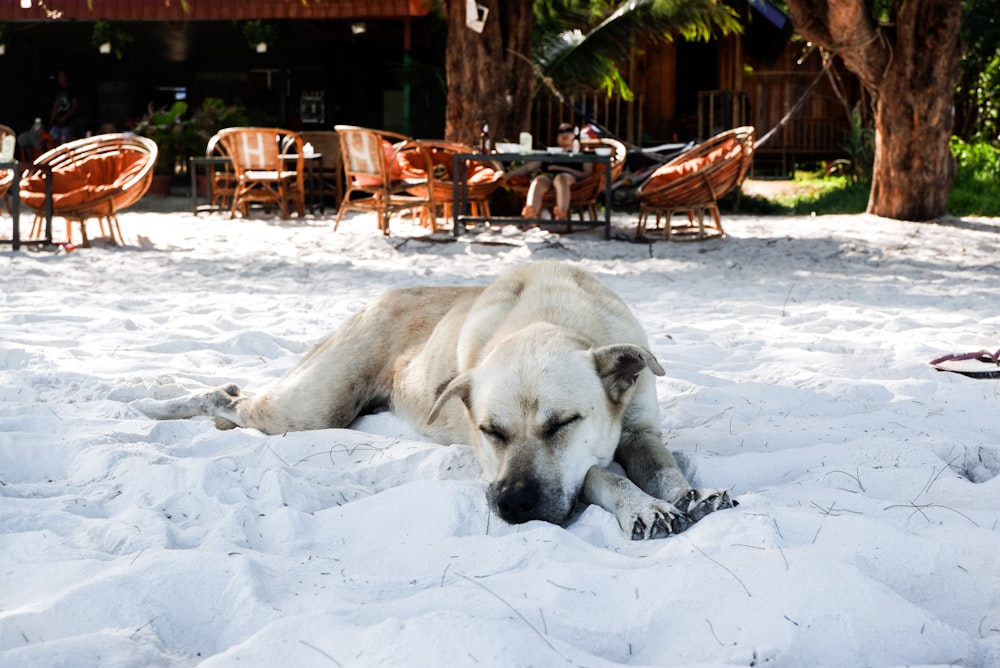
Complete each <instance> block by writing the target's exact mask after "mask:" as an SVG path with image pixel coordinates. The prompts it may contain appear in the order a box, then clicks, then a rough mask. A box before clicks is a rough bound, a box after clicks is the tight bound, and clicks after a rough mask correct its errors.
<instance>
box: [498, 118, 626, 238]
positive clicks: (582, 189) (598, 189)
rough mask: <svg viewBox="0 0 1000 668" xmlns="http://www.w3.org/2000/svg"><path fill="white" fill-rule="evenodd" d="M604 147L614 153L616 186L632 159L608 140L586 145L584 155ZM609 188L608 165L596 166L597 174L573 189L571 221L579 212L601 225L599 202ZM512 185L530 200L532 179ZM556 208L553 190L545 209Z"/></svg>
mask: <svg viewBox="0 0 1000 668" xmlns="http://www.w3.org/2000/svg"><path fill="white" fill-rule="evenodd" d="M601 147H606V148H610V149H611V182H612V183H614V181H615V180H617V179H618V177H619V176H621V173H622V169H624V167H625V158H626V156H627V155H628V149H627V148H626V146H625V144H623V143H622V142H620V141H618V140H617V139H611V138H608V137H604V138H601V139H594V140H589V141H585V142H583V143H582V144H581V148H582V149H583V150H584V151H588V150H593V149H595V148H601ZM606 184H607V176H606V175H605V173H604V165H602V164H599V163H598V164H597V165H595V169H594V172H593V173H592V174H591V175H590V176H587V177H585V178H582V179H579V180H578V181H577V182H576V183H574V184H573V186H572V187H571V188H570V191H569V212H570V217H571V218H572V215H573V211H576V212H577V214H578V215H579V217H580V221H581V222H582V221H583V214H584V212H586V213H587V214H588V215H589V217H590V222H592V223H597V198H598V197H599V196H600V195H601V194H602V193H604V188H605V185H606ZM508 185H509V187H510V189H511V190H512V191H514V192H515V193H517V194H518V195H520V196H521V197H524V198H527V196H528V188H529V187H530V186H531V179H530V178H528V177H521V176H518V177H514V178H512V179H510V181H509V182H508ZM555 205H556V193H555V189H554V188H552V189H550V190H549V191H548V192H546V193H545V197H544V198H542V206H543V207H544V208H547V209H549V210H550V211H551V210H552V209H553V208H554V207H555Z"/></svg>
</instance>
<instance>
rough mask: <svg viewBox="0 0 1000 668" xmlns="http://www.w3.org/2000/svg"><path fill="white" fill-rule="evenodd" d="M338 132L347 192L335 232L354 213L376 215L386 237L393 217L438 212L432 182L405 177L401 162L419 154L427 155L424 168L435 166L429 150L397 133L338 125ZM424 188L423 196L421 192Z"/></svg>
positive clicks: (426, 178) (335, 225) (421, 178)
mask: <svg viewBox="0 0 1000 668" xmlns="http://www.w3.org/2000/svg"><path fill="white" fill-rule="evenodd" d="M336 130H337V133H338V134H339V135H340V150H341V154H342V155H343V166H344V178H345V181H346V183H347V190H346V191H345V192H344V197H343V198H342V199H341V200H340V207H339V209H338V211H337V220H336V222H335V223H334V224H333V229H334V231H336V230H337V228H338V227H339V226H340V221H341V219H342V218H343V217H344V213H345V212H347V211H349V210H352V209H353V210H358V211H374V212H376V213H377V214H378V227H379V229H380V230H381V231H382V234H385V235H388V234H389V218H390V217H391V216H392V214H393V213H397V212H399V211H407V210H415V209H419V210H420V212H421V213H423V212H425V211H428V210H431V211H433V210H434V189H433V188H427V187H426V186H427V185H428V184H429V182H430V180H429V178H428V177H426V176H424V177H405V176H404V175H403V171H402V167H401V164H400V161H399V160H397V158H398V157H399V155H400V154H401V153H404V152H410V151H417V152H420V153H422V154H423V157H424V161H425V163H424V164H431V157H430V152H429V151H427V149H426V148H424V147H422V146H421V145H420V144H419V143H418V142H416V141H414V140H413V139H411V138H409V137H406V136H403V135H399V134H396V133H394V132H386V131H384V130H371V129H369V128H359V127H356V126H353V125H338V126H336ZM421 187H423V189H424V192H422V193H421V192H419V191H420V189H421ZM415 192H416V194H415Z"/></svg>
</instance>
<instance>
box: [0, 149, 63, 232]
mask: <svg viewBox="0 0 1000 668" xmlns="http://www.w3.org/2000/svg"><path fill="white" fill-rule="evenodd" d="M0 169H10V170H13V172H14V182H13V183H11V184H10V190H8V191H7V192H8V194H9V195H10V209H11V211H10V215H11V219H12V222H13V225H12V226H11V227H12V228H13V233H12V234H11V238H10V239H0V244H10V245H11V248H12V250H15V251H17V250H21V245H22V244H38V245H42V246H51V245H52V167H51V166H49V165H33V166H32V169H41V170H42V171H43V172H44V173H45V236H44V237H42V238H41V239H25V240H23V241H22V240H21V163H19V162H18V161H17V160H13V161H11V162H0Z"/></svg>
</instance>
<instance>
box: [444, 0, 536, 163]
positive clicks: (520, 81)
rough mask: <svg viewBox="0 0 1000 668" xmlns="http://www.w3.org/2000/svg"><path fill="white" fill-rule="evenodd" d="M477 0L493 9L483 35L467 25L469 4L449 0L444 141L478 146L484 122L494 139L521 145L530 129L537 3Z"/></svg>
mask: <svg viewBox="0 0 1000 668" xmlns="http://www.w3.org/2000/svg"><path fill="white" fill-rule="evenodd" d="M477 2H478V4H480V5H484V6H486V7H487V8H488V10H489V14H488V15H487V17H486V23H485V25H484V26H483V31H482V33H478V32H476V31H475V30H473V29H471V28H469V27H468V26H467V25H466V2H465V0H447V12H448V47H447V51H446V55H445V76H446V79H447V82H448V101H447V106H446V108H445V129H444V135H445V139H447V140H449V141H459V142H463V143H466V144H469V145H472V146H478V145H479V133H480V130H481V129H482V125H483V123H484V122H485V123H488V124H489V129H490V138H491V140H492V141H494V142H496V141H513V142H517V140H518V135H519V134H520V133H521V132H524V131H529V130H530V129H531V128H530V127H529V125H530V122H531V97H532V92H533V91H534V88H535V81H534V72H533V70H532V67H531V62H530V58H531V23H532V4H533V3H532V0H477ZM526 59H527V60H526Z"/></svg>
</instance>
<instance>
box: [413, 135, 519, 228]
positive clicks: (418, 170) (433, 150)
mask: <svg viewBox="0 0 1000 668" xmlns="http://www.w3.org/2000/svg"><path fill="white" fill-rule="evenodd" d="M416 143H417V144H419V145H420V146H421V147H422V148H423V149H426V150H425V151H407V152H402V153H400V154H399V155H398V158H397V159H398V161H399V163H400V165H401V166H402V169H403V177H404V178H416V179H427V180H428V182H429V184H430V185H429V187H430V189H431V190H432V191H433V193H434V198H433V199H434V210H430V209H425V210H424V212H423V215H422V222H423V223H424V224H425V225H427V226H428V227H430V228H431V230H433V231H437V221H438V218H439V216H438V214H439V213H440V218H441V219H443V220H448V219H449V218H451V215H452V208H453V205H454V199H455V180H454V178H453V175H452V170H453V169H454V166H455V155H456V154H458V153H475V151H474V150H473V149H472V147H470V146H466V145H465V144H460V143H458V142H449V141H441V140H433V139H418V140H417V142H416ZM428 154H429V155H430V160H431V165H432V166H431V169H430V170H429V172H430V173H428V169H427V162H426V157H427V155H428ZM467 169H468V172H467V176H466V193H467V195H466V201H467V202H468V203H469V209H470V213H471V214H472V215H473V216H489V215H490V195H492V194H493V191H495V190H496V189H497V188H498V187H499V186H500V182H501V180H502V179H503V175H504V171H503V166H502V165H501V164H500V163H499V162H496V161H493V160H488V159H485V158H484V159H483V160H472V161H470V162H469V164H468V168H467ZM427 188H428V186H419V187H416V188H411V189H410V190H409V191H408V192H410V193H412V194H415V195H418V196H422V197H426V196H427ZM438 209H440V211H438ZM448 229H451V225H450V224H448Z"/></svg>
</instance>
